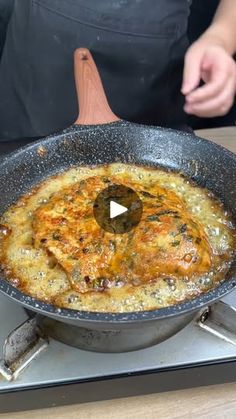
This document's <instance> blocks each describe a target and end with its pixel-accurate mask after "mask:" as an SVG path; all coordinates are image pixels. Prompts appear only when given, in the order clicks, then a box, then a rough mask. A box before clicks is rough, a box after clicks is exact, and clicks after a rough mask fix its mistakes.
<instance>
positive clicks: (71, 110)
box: [0, 0, 190, 140]
mask: <svg viewBox="0 0 236 419" xmlns="http://www.w3.org/2000/svg"><path fill="white" fill-rule="evenodd" d="M189 6H190V1H189V0H31V1H30V0H16V1H15V6H14V10H13V13H12V16H11V20H10V23H9V26H8V32H7V37H6V43H5V47H4V51H3V55H2V59H1V63H0V139H1V140H13V139H17V138H23V137H25V138H26V137H40V136H45V135H47V134H50V133H53V132H55V131H58V130H60V129H63V128H65V127H67V126H69V125H70V124H72V123H73V122H74V120H75V119H76V116H77V114H78V106H77V101H76V94H75V85H74V75H73V51H74V50H75V49H76V48H78V47H87V48H89V49H90V50H91V52H92V54H93V56H94V58H95V61H96V64H97V66H98V69H99V72H100V74H101V78H102V81H103V83H104V87H105V91H106V94H107V96H108V100H109V103H110V106H111V108H112V110H113V111H114V112H115V113H116V114H117V115H118V116H119V117H121V118H123V119H127V120H129V121H134V122H141V123H145V124H154V125H163V126H172V127H174V126H177V125H180V124H183V123H184V120H185V116H184V112H183V109H182V107H183V98H182V97H181V94H180V86H181V80H182V68H183V57H184V53H185V51H186V48H187V36H186V31H187V19H188V13H189Z"/></svg>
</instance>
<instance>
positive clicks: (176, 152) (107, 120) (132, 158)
mask: <svg viewBox="0 0 236 419" xmlns="http://www.w3.org/2000/svg"><path fill="white" fill-rule="evenodd" d="M75 81H76V88H77V93H78V100H79V105H80V106H79V108H80V111H79V117H78V119H77V120H76V122H75V124H74V125H73V126H71V127H69V128H67V129H65V130H64V131H63V132H61V133H58V134H56V135H51V136H49V137H47V138H45V139H42V140H39V141H37V142H34V143H31V144H30V145H27V146H25V147H23V148H21V149H18V150H17V151H15V152H13V153H11V154H9V155H8V156H6V157H5V158H4V159H3V162H2V163H1V166H0V212H1V213H3V212H4V211H5V210H6V208H7V207H8V206H9V205H10V204H12V203H13V202H14V201H16V200H17V199H18V198H19V197H20V196H21V195H22V194H24V193H25V192H27V191H28V190H29V189H30V188H32V187H33V186H34V185H35V184H37V183H38V182H41V181H42V180H43V179H45V178H46V177H48V176H51V175H53V174H55V173H57V172H61V171H63V170H66V169H68V168H69V167H71V166H74V165H98V164H106V163H112V162H116V161H120V162H123V163H133V164H139V165H147V166H151V167H157V166H158V167H160V166H161V167H166V168H170V169H173V170H177V171H181V172H182V173H184V174H185V175H187V176H188V177H189V178H192V179H193V180H195V181H196V182H197V183H198V184H199V185H201V186H204V187H207V188H208V189H210V190H211V191H213V192H214V194H216V195H217V196H218V197H220V198H221V199H222V200H223V202H224V204H225V207H226V208H228V209H229V210H230V211H231V213H232V214H233V217H234V218H235V219H236V209H235V201H236V155H234V154H233V153H231V152H229V151H228V150H226V149H224V148H223V147H221V146H218V145H216V144H214V143H212V142H210V141H207V140H204V139H201V138H198V137H196V136H195V135H193V134H189V133H183V132H180V131H175V130H171V129H166V128H160V127H152V126H144V125H139V124H134V123H130V122H126V121H123V120H120V119H119V118H118V117H117V116H116V115H115V114H114V113H113V112H112V111H111V109H110V107H109V105H108V102H107V99H106V96H105V93H104V90H103V87H102V84H101V80H100V77H99V74H98V71H97V69H96V66H95V63H94V61H93V59H92V56H91V54H90V52H89V51H88V50H87V49H85V48H82V49H81V48H80V49H77V50H76V52H75ZM124 100H125V98H124ZM42 151H43V152H42ZM226 279H227V280H226V281H225V282H223V283H222V284H221V285H219V286H218V287H216V288H215V289H213V290H211V291H209V292H207V293H206V294H204V295H201V296H199V297H197V298H194V299H192V300H190V301H186V302H183V303H181V304H177V305H174V306H170V307H167V308H162V309H158V310H151V311H143V312H132V313H94V312H83V311H76V310H71V309H59V308H57V307H54V306H53V305H50V304H47V303H44V302H41V301H39V300H37V299H35V298H32V297H29V296H26V295H25V294H23V293H22V292H21V291H19V290H17V289H16V288H14V287H13V286H12V285H11V284H10V283H9V282H8V281H7V280H6V279H4V276H3V275H2V276H1V279H0V290H1V292H3V293H4V294H5V295H6V296H8V297H10V298H11V299H13V300H14V301H16V302H18V303H19V304H21V305H23V306H24V307H26V308H28V309H30V310H32V311H34V312H37V313H39V315H38V317H39V318H41V319H43V320H42V322H44V323H45V324H46V323H47V322H48V324H50V319H54V320H57V324H59V325H60V327H61V329H63V330H68V335H69V334H70V333H73V334H74V335H76V334H79V331H81V330H82V331H83V333H84V331H85V330H89V331H90V332H91V330H92V331H94V333H95V332H97V331H101V332H103V331H111V332H112V335H111V338H110V341H109V342H110V343H109V348H105V350H106V349H107V350H108V351H109V350H112V351H116V350H117V351H119V350H130V349H136V348H141V347H145V346H148V345H151V344H154V343H157V342H160V341H162V340H164V339H166V338H167V337H169V336H171V335H173V334H174V333H176V332H177V331H179V330H180V329H181V328H183V327H184V326H185V325H186V324H188V323H189V322H190V321H191V320H192V319H193V318H194V316H195V315H196V313H197V312H198V311H199V310H200V309H201V308H202V307H203V306H206V305H209V304H212V303H213V302H214V301H216V300H218V299H220V298H221V297H222V296H223V295H225V294H226V293H229V292H230V291H232V290H233V289H234V287H235V285H236V265H235V264H234V265H233V266H232V267H231V269H230V271H229V273H228V275H227V278H226ZM68 324H70V325H72V328H71V329H70V332H69V326H68ZM67 328H68V329H67ZM122 336H123V338H124V339H123V343H122V344H121V338H122ZM137 336H139V339H137ZM88 346H89V345H88ZM95 346H96V345H95ZM89 349H93V348H91V347H89ZM96 349H97V347H96V348H95V350H96ZM98 350H104V348H103V349H101V348H100V349H98Z"/></svg>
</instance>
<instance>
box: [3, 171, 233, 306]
mask: <svg viewBox="0 0 236 419" xmlns="http://www.w3.org/2000/svg"><path fill="white" fill-rule="evenodd" d="M113 184H120V185H125V186H127V187H129V188H132V189H133V190H135V192H136V193H137V194H138V196H139V198H140V199H141V200H142V204H143V213H142V218H141V221H140V222H139V224H138V225H137V226H136V227H135V228H134V229H132V230H131V231H129V232H127V233H124V234H113V233H109V232H107V231H104V230H103V229H102V228H101V227H100V226H99V225H98V224H97V222H96V220H95V218H94V214H93V203H94V201H95V199H96V197H97V195H98V194H99V193H100V192H101V191H102V190H103V189H104V188H106V187H107V186H108V185H113ZM0 233H1V239H0V248H1V251H0V261H1V265H2V269H3V270H4V273H5V275H6V277H7V278H8V280H9V282H10V283H11V284H13V285H14V286H15V287H17V288H19V289H20V290H22V291H23V292H24V293H25V294H28V295H31V296H33V297H36V298H37V299H40V300H43V301H46V302H50V303H52V304H53V305H56V306H59V307H66V308H73V309H77V310H85V311H98V312H130V311H142V310H151V309H157V308H161V307H166V306H169V305H173V304H176V303H179V302H182V301H184V300H187V299H192V298H194V297H196V296H198V295H200V294H201V293H205V292H207V291H208V290H209V289H212V288H214V287H215V286H216V285H217V284H219V283H220V282H221V281H223V280H225V278H226V277H227V271H228V269H229V267H230V265H231V263H232V260H233V258H234V250H235V248H236V246H235V243H236V230H235V227H234V225H233V223H232V220H231V217H230V214H228V212H227V211H226V210H225V209H224V207H223V204H222V203H221V202H220V201H219V200H217V199H216V198H215V197H214V196H213V195H212V193H211V192H209V191H208V190H206V189H203V188H200V187H198V186H196V185H195V184H194V183H193V182H192V181H189V180H188V179H187V178H185V177H184V176H182V175H180V174H178V173H174V172H170V171H166V170H162V169H156V168H155V169H154V168H148V167H140V166H132V165H126V164H121V163H114V164H111V165H107V166H102V167H93V168H92V167H78V168H72V169H69V170H68V171H66V172H64V173H59V174H57V175H55V176H52V177H50V178H48V179H46V180H45V181H44V182H42V183H41V184H39V185H38V186H36V187H35V188H34V189H33V190H31V191H30V192H29V193H27V194H26V195H24V196H23V197H22V198H21V199H19V201H18V202H17V203H15V204H14V205H12V206H11V207H10V208H9V209H8V210H7V211H6V212H5V214H4V215H3V216H2V218H1V231H0Z"/></svg>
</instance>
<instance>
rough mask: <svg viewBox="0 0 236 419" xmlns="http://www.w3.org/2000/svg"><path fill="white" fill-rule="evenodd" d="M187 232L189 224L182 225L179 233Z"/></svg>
mask: <svg viewBox="0 0 236 419" xmlns="http://www.w3.org/2000/svg"><path fill="white" fill-rule="evenodd" d="M186 231H187V224H182V225H181V226H180V227H179V232H180V233H181V234H182V233H185V232H186Z"/></svg>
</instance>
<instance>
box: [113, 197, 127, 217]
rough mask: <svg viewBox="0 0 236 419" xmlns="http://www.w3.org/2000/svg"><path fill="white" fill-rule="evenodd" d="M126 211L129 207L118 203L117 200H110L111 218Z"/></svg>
mask: <svg viewBox="0 0 236 419" xmlns="http://www.w3.org/2000/svg"><path fill="white" fill-rule="evenodd" d="M126 211H128V208H126V207H124V206H123V205H120V204H117V202H115V201H110V218H115V217H117V216H118V215H121V214H124V212H126Z"/></svg>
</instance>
